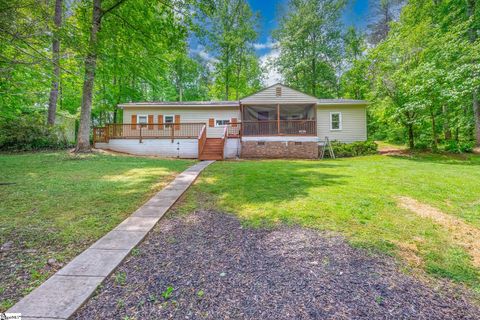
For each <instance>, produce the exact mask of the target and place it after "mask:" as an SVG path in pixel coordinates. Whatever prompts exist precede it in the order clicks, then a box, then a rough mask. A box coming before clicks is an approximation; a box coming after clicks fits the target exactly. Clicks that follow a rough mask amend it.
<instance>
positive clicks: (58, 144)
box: [0, 110, 71, 151]
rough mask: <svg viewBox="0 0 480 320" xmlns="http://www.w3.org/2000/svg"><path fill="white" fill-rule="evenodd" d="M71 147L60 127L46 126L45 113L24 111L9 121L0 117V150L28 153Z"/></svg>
mask: <svg viewBox="0 0 480 320" xmlns="http://www.w3.org/2000/svg"><path fill="white" fill-rule="evenodd" d="M69 146H71V145H70V142H69V141H68V139H67V138H66V135H65V132H64V128H63V127H62V126H48V125H47V124H46V117H45V113H42V112H36V111H34V110H33V111H24V112H23V113H21V114H20V115H19V116H18V117H16V118H14V119H11V118H5V117H0V150H1V151H29V150H43V149H61V148H67V147H69Z"/></svg>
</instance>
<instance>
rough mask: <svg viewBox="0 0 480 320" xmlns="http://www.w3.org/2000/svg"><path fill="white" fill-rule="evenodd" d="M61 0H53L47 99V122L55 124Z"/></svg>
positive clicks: (58, 77)
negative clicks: (48, 96) (53, 12)
mask: <svg viewBox="0 0 480 320" xmlns="http://www.w3.org/2000/svg"><path fill="white" fill-rule="evenodd" d="M62 11H63V1H62V0H55V15H54V24H55V25H54V29H53V32H52V34H53V36H52V39H53V40H52V67H53V79H52V89H51V90H50V99H49V101H48V120H47V122H48V124H50V125H53V124H55V114H56V112H57V100H58V82H59V79H60V37H59V32H60V28H61V27H62Z"/></svg>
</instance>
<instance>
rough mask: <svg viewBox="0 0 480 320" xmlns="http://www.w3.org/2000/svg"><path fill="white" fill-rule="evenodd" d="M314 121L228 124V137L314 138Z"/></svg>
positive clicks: (315, 130)
mask: <svg viewBox="0 0 480 320" xmlns="http://www.w3.org/2000/svg"><path fill="white" fill-rule="evenodd" d="M316 134H317V121H315V120H280V121H277V120H267V121H243V122H241V123H230V124H229V126H228V136H229V137H240V136H315V135H316Z"/></svg>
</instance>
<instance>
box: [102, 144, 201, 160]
mask: <svg viewBox="0 0 480 320" xmlns="http://www.w3.org/2000/svg"><path fill="white" fill-rule="evenodd" d="M95 147H96V148H100V149H108V150H112V151H118V152H124V153H129V154H136V155H148V156H159V157H165V158H177V157H179V158H187V159H196V158H198V140H197V139H177V140H174V141H173V142H172V140H170V139H144V140H143V141H142V143H140V141H139V140H138V139H110V141H109V142H108V143H96V144H95Z"/></svg>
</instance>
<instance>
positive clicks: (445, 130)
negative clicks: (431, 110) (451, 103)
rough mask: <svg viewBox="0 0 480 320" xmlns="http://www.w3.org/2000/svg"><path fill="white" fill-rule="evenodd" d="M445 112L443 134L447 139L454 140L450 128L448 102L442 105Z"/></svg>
mask: <svg viewBox="0 0 480 320" xmlns="http://www.w3.org/2000/svg"><path fill="white" fill-rule="evenodd" d="M442 113H443V119H444V120H443V134H444V136H445V140H452V130H451V129H450V116H449V114H448V107H447V105H446V104H444V105H443V106H442Z"/></svg>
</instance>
